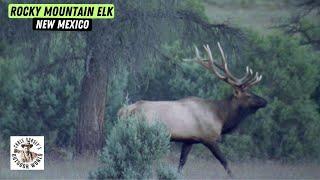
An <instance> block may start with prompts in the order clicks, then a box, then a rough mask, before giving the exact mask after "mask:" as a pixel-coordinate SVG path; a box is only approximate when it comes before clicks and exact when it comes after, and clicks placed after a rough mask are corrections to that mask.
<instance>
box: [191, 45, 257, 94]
mask: <svg viewBox="0 0 320 180" xmlns="http://www.w3.org/2000/svg"><path fill="white" fill-rule="evenodd" d="M203 47H204V49H205V51H206V52H207V56H208V59H205V58H202V57H201V56H200V53H199V50H198V48H197V47H195V50H196V57H195V58H194V59H193V60H194V61H195V62H197V63H198V64H200V65H202V66H203V67H204V68H206V69H208V70H209V71H211V72H212V73H214V74H216V75H217V76H218V78H219V79H222V80H223V81H225V82H227V83H228V84H230V85H231V86H233V87H234V88H237V89H240V90H246V89H248V88H249V87H251V86H253V85H255V84H257V83H258V82H260V81H261V79H262V75H259V73H258V72H256V73H255V75H253V71H252V69H251V68H249V67H248V66H247V67H246V73H245V75H244V76H243V77H242V78H236V77H235V76H234V75H233V74H232V73H231V72H230V70H229V68H228V63H227V58H226V56H225V54H224V52H223V49H222V48H221V46H220V43H219V42H218V47H219V50H220V54H221V57H222V64H221V65H220V64H219V63H217V62H216V61H214V59H213V57H212V54H211V50H210V47H209V45H204V46H203ZM221 71H222V72H223V74H222V73H220V72H221Z"/></svg>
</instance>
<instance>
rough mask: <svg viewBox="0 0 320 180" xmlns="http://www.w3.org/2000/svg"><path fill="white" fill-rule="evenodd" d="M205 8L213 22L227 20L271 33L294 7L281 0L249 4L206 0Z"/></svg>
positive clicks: (288, 15) (240, 25) (233, 23)
mask: <svg viewBox="0 0 320 180" xmlns="http://www.w3.org/2000/svg"><path fill="white" fill-rule="evenodd" d="M205 10H206V14H207V16H208V17H209V19H210V20H211V21H213V22H218V23H222V22H225V21H227V22H229V23H230V24H232V25H237V26H239V27H244V28H250V29H253V30H256V31H258V32H261V33H272V32H273V30H275V29H274V28H271V27H273V26H274V25H276V24H278V23H279V22H280V21H282V20H284V19H287V18H288V17H290V15H291V13H292V12H293V10H295V8H294V7H293V6H292V5H288V4H287V3H284V2H283V1H281V0H279V1H270V2H268V1H262V2H261V3H256V4H252V5H249V6H241V5H240V4H239V3H235V2H229V1H226V2H225V1H218V0H207V1H206V2H205Z"/></svg>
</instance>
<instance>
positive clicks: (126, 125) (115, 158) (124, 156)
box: [90, 115, 170, 179]
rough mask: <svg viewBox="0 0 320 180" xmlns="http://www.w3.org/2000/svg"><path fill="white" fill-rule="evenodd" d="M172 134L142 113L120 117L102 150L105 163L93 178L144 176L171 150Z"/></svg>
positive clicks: (102, 159) (150, 172)
mask: <svg viewBox="0 0 320 180" xmlns="http://www.w3.org/2000/svg"><path fill="white" fill-rule="evenodd" d="M169 143H170V137H169V133H168V131H167V130H166V127H165V126H164V125H163V124H160V123H159V122H156V123H154V124H151V125H149V124H148V123H146V121H145V119H144V117H143V116H140V115H138V116H131V117H128V118H124V119H119V121H118V123H117V124H116V125H115V126H114V128H113V129H112V131H111V133H110V135H109V136H108V138H107V144H106V147H105V148H104V149H103V151H102V154H101V162H102V167H101V168H99V169H98V170H97V171H96V172H92V173H90V178H92V179H106V178H107V179H145V178H151V177H152V175H153V169H152V168H153V166H154V165H157V164H159V160H160V159H161V158H162V157H163V156H164V155H165V154H166V153H167V152H168V150H169Z"/></svg>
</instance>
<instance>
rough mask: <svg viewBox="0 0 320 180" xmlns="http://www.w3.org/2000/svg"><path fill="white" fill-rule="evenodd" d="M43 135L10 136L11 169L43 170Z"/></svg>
mask: <svg viewBox="0 0 320 180" xmlns="http://www.w3.org/2000/svg"><path fill="white" fill-rule="evenodd" d="M43 140H44V138H43V136H11V140H10V141H11V169H12V170H43V164H44V163H43V161H44V160H43V159H44V157H43V155H44V154H43V153H44V147H43V145H44V144H43Z"/></svg>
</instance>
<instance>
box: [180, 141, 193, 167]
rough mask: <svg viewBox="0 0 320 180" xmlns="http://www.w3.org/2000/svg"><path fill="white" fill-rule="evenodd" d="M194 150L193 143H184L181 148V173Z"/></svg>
mask: <svg viewBox="0 0 320 180" xmlns="http://www.w3.org/2000/svg"><path fill="white" fill-rule="evenodd" d="M191 148H192V143H183V144H182V147H181V154H180V161H179V167H178V172H179V173H181V171H182V168H183V166H184V164H185V163H186V162H187V157H188V154H189V152H190V150H191Z"/></svg>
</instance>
